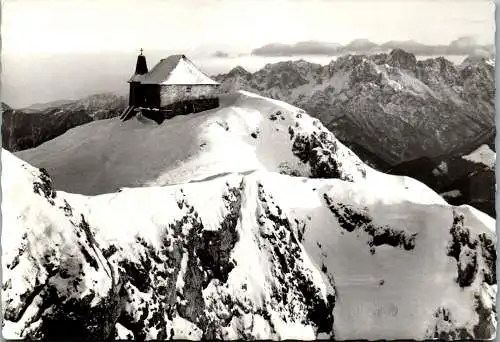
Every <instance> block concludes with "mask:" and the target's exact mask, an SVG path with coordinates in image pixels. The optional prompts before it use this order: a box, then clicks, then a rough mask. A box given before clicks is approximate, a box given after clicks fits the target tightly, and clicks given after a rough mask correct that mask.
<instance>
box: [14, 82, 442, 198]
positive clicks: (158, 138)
mask: <svg viewBox="0 0 500 342" xmlns="http://www.w3.org/2000/svg"><path fill="white" fill-rule="evenodd" d="M16 155H17V156H19V157H20V158H21V159H23V160H26V161H28V162H30V163H31V164H33V165H35V166H37V167H43V168H46V169H47V170H48V172H49V173H50V174H51V176H52V177H53V180H54V184H55V187H56V189H58V190H64V191H69V192H74V193H81V194H86V195H94V194H100V193H106V192H113V191H116V190H118V189H119V188H123V187H138V186H161V185H167V184H179V183H185V182H190V181H200V180H203V179H210V178H213V177H218V176H220V175H224V174H228V173H243V174H246V173H249V172H252V171H255V170H261V171H262V170H267V171H273V172H281V173H289V174H293V175H300V176H306V177H308V176H312V177H316V178H341V179H346V180H349V181H353V182H361V183H363V184H366V187H367V189H371V191H373V192H374V193H377V192H385V191H387V189H390V191H391V194H392V195H393V197H395V198H396V197H397V198H405V199H406V200H409V201H418V202H422V203H445V202H444V200H443V199H442V198H441V197H440V196H439V195H437V194H435V193H434V192H432V191H430V190H429V188H428V187H426V186H425V185H423V184H422V183H419V182H417V181H415V180H413V179H409V178H406V177H395V176H389V175H385V174H382V173H379V172H377V171H375V170H373V169H371V168H370V167H368V166H366V165H365V164H363V163H362V162H361V160H360V159H359V158H358V157H357V156H356V155H354V154H353V153H352V152H351V151H350V150H349V149H347V148H346V147H345V146H344V145H343V144H342V143H340V142H339V141H338V140H337V139H336V138H335V137H334V135H333V134H332V133H330V132H329V131H328V130H327V129H326V128H325V127H324V126H323V125H322V124H321V123H320V122H319V120H316V119H313V118H311V117H310V116H309V115H307V114H306V113H305V112H304V111H302V110H300V109H299V108H296V107H294V106H292V105H289V104H287V103H284V102H281V101H278V100H272V99H268V98H265V97H261V96H258V95H255V94H252V93H249V92H245V91H240V92H238V93H235V94H231V95H227V96H224V97H222V98H221V106H220V107H219V108H217V109H214V110H210V111H205V112H201V113H197V114H193V115H188V116H178V117H174V118H173V119H170V120H168V121H165V122H164V123H163V124H162V125H157V124H156V123H154V122H152V121H149V120H141V119H140V118H139V119H135V118H134V119H132V120H128V121H126V122H121V121H120V120H118V119H116V118H115V119H109V120H101V121H98V122H92V123H89V124H87V125H83V126H79V127H76V128H73V129H71V130H70V131H68V132H67V133H65V134H64V135H62V136H59V137H57V138H55V139H53V140H51V141H48V142H46V143H44V144H42V145H40V146H38V147H37V148H34V149H30V150H25V151H21V152H18V153H17V154H16Z"/></svg>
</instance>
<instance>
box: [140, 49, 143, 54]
mask: <svg viewBox="0 0 500 342" xmlns="http://www.w3.org/2000/svg"><path fill="white" fill-rule="evenodd" d="M140 51H141V56H142V51H143V50H142V48H141V50H140Z"/></svg>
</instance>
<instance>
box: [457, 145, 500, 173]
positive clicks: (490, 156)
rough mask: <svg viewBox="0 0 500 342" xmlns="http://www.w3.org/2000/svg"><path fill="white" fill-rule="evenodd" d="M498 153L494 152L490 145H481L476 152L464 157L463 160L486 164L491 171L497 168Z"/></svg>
mask: <svg viewBox="0 0 500 342" xmlns="http://www.w3.org/2000/svg"><path fill="white" fill-rule="evenodd" d="M496 157H497V155H496V153H495V151H492V150H491V148H490V147H489V146H488V145H486V144H485V145H481V146H479V148H477V149H476V150H475V151H473V152H471V153H470V154H468V155H465V156H462V158H463V159H465V160H468V161H471V162H473V163H478V164H484V165H486V166H488V167H489V168H490V169H494V168H495V162H496Z"/></svg>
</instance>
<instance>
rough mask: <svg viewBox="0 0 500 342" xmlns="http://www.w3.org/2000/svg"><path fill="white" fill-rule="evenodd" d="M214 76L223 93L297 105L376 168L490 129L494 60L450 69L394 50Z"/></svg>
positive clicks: (445, 148) (468, 62)
mask: <svg viewBox="0 0 500 342" xmlns="http://www.w3.org/2000/svg"><path fill="white" fill-rule="evenodd" d="M216 78H217V80H218V81H219V82H221V83H222V89H224V90H230V91H233V90H237V89H243V90H248V91H253V92H257V93H259V94H261V95H264V96H268V97H272V98H276V99H280V100H283V101H287V102H289V103H292V104H294V105H296V106H298V107H300V108H303V109H305V110H306V111H307V112H308V113H309V114H311V115H312V116H314V117H316V118H318V119H320V120H321V122H322V123H323V124H324V125H325V126H326V127H327V128H328V129H329V130H331V131H332V132H333V133H334V134H335V135H336V136H337V137H338V138H339V139H340V140H341V141H342V142H344V143H345V144H347V145H348V146H349V147H352V149H353V151H355V152H358V151H360V152H361V153H363V154H364V155H365V160H367V161H368V162H371V163H372V164H373V165H376V166H380V167H382V168H383V167H385V166H386V165H391V166H394V165H397V164H399V163H402V162H404V161H408V160H413V159H416V158H419V157H425V156H427V157H435V156H438V155H440V154H443V153H445V152H448V151H450V150H452V149H454V148H456V147H457V146H459V145H462V144H463V142H464V141H468V140H472V139H474V138H475V137H476V135H478V134H481V133H482V132H484V131H488V130H489V129H491V128H492V127H494V94H495V82H494V64H493V63H492V62H491V60H489V59H485V58H468V59H466V60H465V61H464V63H463V64H462V65H460V66H455V65H454V64H453V63H451V62H450V61H448V60H446V59H445V58H442V57H439V58H433V59H427V60H423V61H417V60H416V58H415V56H414V55H413V54H411V53H407V52H405V51H403V50H401V49H395V50H393V51H392V52H391V53H389V54H385V53H381V54H376V55H347V56H342V57H339V58H338V59H337V60H335V61H332V62H331V63H330V64H328V65H325V66H321V65H319V64H313V63H308V62H306V61H303V60H301V61H294V62H292V61H289V62H280V63H276V64H268V65H266V66H265V67H264V68H263V69H261V70H259V71H257V72H255V73H249V72H246V71H245V70H244V69H242V68H241V67H238V68H236V69H233V70H232V71H231V72H229V73H228V74H222V75H219V76H217V77H216ZM370 154H372V155H373V157H370Z"/></svg>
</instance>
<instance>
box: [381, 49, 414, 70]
mask: <svg viewBox="0 0 500 342" xmlns="http://www.w3.org/2000/svg"><path fill="white" fill-rule="evenodd" d="M387 64H389V65H390V66H393V67H397V68H402V69H407V70H415V68H416V66H417V58H416V57H415V55H414V54H412V53H409V52H406V51H404V50H402V49H394V50H392V51H391V52H390V54H389V56H388V58H387Z"/></svg>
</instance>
